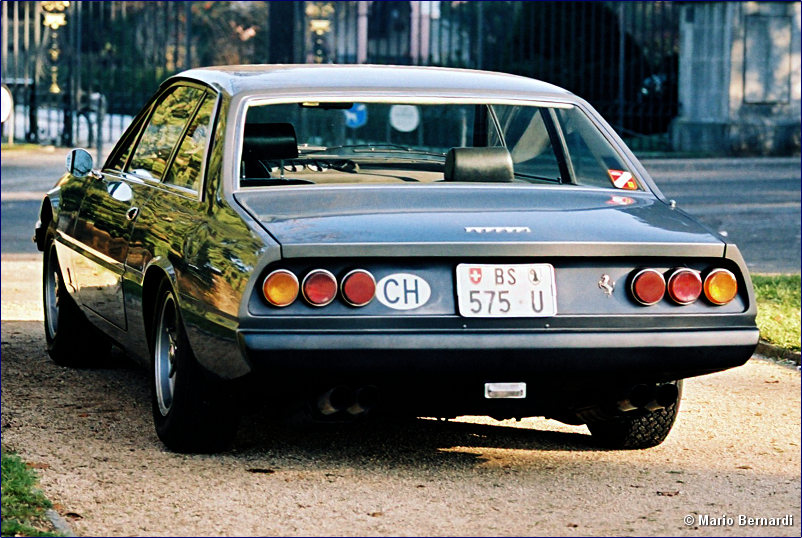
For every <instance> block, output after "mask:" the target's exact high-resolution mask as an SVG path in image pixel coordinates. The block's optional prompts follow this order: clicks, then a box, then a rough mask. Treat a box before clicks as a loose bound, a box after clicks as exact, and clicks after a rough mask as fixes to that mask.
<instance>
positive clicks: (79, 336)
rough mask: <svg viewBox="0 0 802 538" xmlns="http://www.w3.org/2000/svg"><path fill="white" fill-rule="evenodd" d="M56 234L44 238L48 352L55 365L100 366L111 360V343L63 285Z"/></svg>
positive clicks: (45, 312) (44, 297) (43, 270)
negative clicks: (87, 317)
mask: <svg viewBox="0 0 802 538" xmlns="http://www.w3.org/2000/svg"><path fill="white" fill-rule="evenodd" d="M54 237H55V235H54V233H53V232H52V231H49V232H48V234H47V237H46V238H45V251H44V256H43V267H42V291H43V293H42V305H43V308H44V318H45V323H44V327H45V340H46V341H47V353H48V355H50V358H51V359H52V360H53V362H55V363H56V364H58V365H60V366H69V367H73V368H87V367H93V366H98V365H100V364H102V363H103V362H104V361H106V360H108V358H109V354H110V352H111V342H110V341H109V340H108V338H106V336H105V335H103V334H102V333H101V332H100V331H99V330H98V329H96V328H95V327H94V326H93V325H92V324H91V323H89V320H87V319H86V316H84V314H83V312H81V310H80V309H79V308H78V305H77V304H76V303H75V300H74V299H73V298H72V297H70V294H69V293H68V292H67V289H66V287H65V286H64V277H63V276H62V273H61V267H60V265H59V261H58V253H57V252H56V244H55V241H54Z"/></svg>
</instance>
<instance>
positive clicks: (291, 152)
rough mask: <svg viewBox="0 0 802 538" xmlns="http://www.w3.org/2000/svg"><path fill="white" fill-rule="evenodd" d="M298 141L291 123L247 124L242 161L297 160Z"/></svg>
mask: <svg viewBox="0 0 802 538" xmlns="http://www.w3.org/2000/svg"><path fill="white" fill-rule="evenodd" d="M297 158H298V141H297V140H296V138H295V129H294V128H293V126H292V124H291V123H246V124H245V140H244V141H243V144H242V160H243V161H249V160H252V159H256V160H275V159H297Z"/></svg>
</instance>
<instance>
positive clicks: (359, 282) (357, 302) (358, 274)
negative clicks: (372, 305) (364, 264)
mask: <svg viewBox="0 0 802 538" xmlns="http://www.w3.org/2000/svg"><path fill="white" fill-rule="evenodd" d="M341 289H342V294H343V299H345V302H346V303H348V304H349V305H351V306H365V305H366V304H368V303H369V302H371V301H372V300H373V296H374V295H376V280H375V279H374V278H373V275H371V274H370V273H368V272H367V271H365V270H364V269H354V270H353V271H351V272H350V273H348V274H347V275H345V277H344V278H343V282H342V284H341Z"/></svg>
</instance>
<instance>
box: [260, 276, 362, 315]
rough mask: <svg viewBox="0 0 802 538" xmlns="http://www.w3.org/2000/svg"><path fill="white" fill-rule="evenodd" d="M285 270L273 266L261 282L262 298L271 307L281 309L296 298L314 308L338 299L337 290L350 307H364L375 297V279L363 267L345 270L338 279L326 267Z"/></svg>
mask: <svg viewBox="0 0 802 538" xmlns="http://www.w3.org/2000/svg"><path fill="white" fill-rule="evenodd" d="M300 274H302V275H304V276H303V280H302V281H300V283H299V280H298V276H297V275H296V273H294V272H292V271H289V270H287V269H275V270H273V271H271V272H270V273H269V274H268V275H267V277H265V279H264V280H263V281H262V298H263V299H264V300H265V301H266V302H267V303H268V304H269V305H271V306H274V307H277V308H284V307H287V306H290V305H291V304H293V303H294V302H295V300H296V299H297V298H298V295H301V296H302V297H303V302H305V303H306V304H308V305H310V306H314V307H323V306H327V305H329V304H331V303H332V302H333V301H334V300H335V299H337V296H338V292H339V297H340V299H341V300H342V302H343V303H344V304H346V305H348V306H351V307H363V306H366V305H367V304H369V303H370V302H371V301H373V298H374V297H375V296H376V279H375V278H374V276H373V275H372V274H371V273H370V272H369V271H366V270H364V269H352V270H350V271H347V272H345V274H344V276H343V277H342V279H341V280H339V281H338V279H337V277H336V276H335V275H334V274H333V273H332V272H331V271H328V270H326V269H312V270H308V271H304V272H302V273H300Z"/></svg>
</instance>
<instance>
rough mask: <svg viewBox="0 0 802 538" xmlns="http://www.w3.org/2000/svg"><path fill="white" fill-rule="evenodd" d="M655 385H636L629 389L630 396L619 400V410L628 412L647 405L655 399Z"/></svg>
mask: <svg viewBox="0 0 802 538" xmlns="http://www.w3.org/2000/svg"><path fill="white" fill-rule="evenodd" d="M654 397H655V387H654V386H653V385H635V386H634V387H632V390H631V391H629V397H628V398H626V399H625V400H621V401H619V402H618V410H619V411H623V412H627V411H634V410H635V409H640V408H642V407H646V406H648V405H649V403H650V402H651V401H652V400H654Z"/></svg>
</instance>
